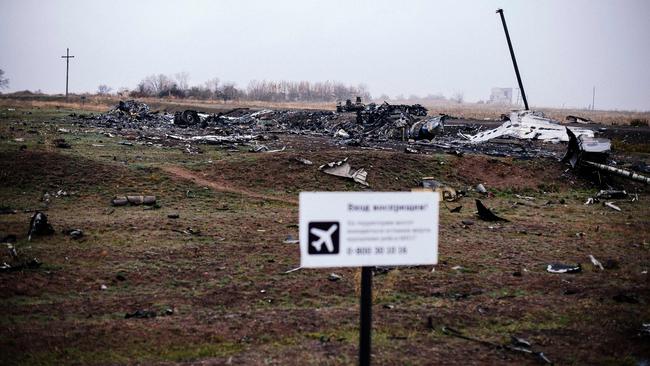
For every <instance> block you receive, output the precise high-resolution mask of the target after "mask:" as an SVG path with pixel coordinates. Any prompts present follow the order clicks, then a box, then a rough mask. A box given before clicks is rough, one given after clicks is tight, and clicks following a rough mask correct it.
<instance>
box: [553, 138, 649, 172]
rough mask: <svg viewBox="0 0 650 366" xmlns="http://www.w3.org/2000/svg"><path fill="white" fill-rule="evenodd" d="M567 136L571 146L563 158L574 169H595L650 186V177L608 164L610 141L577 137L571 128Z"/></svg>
mask: <svg viewBox="0 0 650 366" xmlns="http://www.w3.org/2000/svg"><path fill="white" fill-rule="evenodd" d="M566 135H567V136H568V138H569V145H568V147H567V152H566V154H564V157H563V158H562V162H563V163H569V164H570V165H571V167H573V168H576V167H586V168H590V169H593V168H595V169H597V170H600V171H607V172H611V173H614V174H616V175H619V176H622V177H626V178H630V179H633V180H636V181H639V182H643V183H645V184H650V177H645V176H643V175H641V174H638V173H635V172H632V171H629V170H625V169H621V168H616V167H613V166H610V165H607V164H606V163H607V159H608V157H609V151H610V149H611V142H610V141H609V140H608V139H603V138H594V137H593V136H592V137H589V136H585V135H576V134H575V131H574V130H571V129H569V128H567V129H566Z"/></svg>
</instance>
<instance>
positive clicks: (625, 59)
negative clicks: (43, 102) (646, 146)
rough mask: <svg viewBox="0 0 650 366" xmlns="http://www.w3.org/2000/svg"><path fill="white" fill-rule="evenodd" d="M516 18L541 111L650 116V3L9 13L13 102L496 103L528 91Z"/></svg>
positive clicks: (134, 4)
mask: <svg viewBox="0 0 650 366" xmlns="http://www.w3.org/2000/svg"><path fill="white" fill-rule="evenodd" d="M497 8H503V9H504V12H505V16H506V20H507V22H508V28H509V30H510V35H511V37H512V42H513V45H514V47H515V53H516V55H517V58H518V62H519V66H520V71H521V74H522V79H523V82H524V87H525V90H526V94H527V95H528V100H529V103H530V104H531V105H533V106H557V107H561V106H566V107H569V106H577V107H586V106H588V105H589V104H590V103H591V97H592V87H593V86H595V87H596V103H595V104H596V108H599V109H635V110H650V41H649V38H650V1H644V0H639V1H632V0H629V1H627V0H625V1H613V0H612V1H601V0H597V1H592V0H589V1H588V0H585V1H575V0H574V1H565V0H559V1H487V0H477V1H425V0H423V1H408V0H399V1H397V0H396V1H376V0H374V1H355V0H347V1H343V0H341V1H332V0H328V1H305V0H295V1H269V0H260V1H245V0H233V1H225V0H224V1H88V0H85V1H84V0H80V1H29V0H1V1H0V69H3V70H5V76H6V77H8V78H9V79H10V89H9V90H8V91H16V90H24V89H30V90H37V89H41V90H42V91H43V92H46V93H63V92H64V91H65V60H63V59H61V58H60V56H61V55H64V54H65V49H66V47H70V52H71V54H72V55H74V56H75V58H74V59H72V60H71V63H70V90H71V92H86V91H88V92H94V91H95V90H97V86H98V85H99V84H107V85H109V86H111V87H113V88H114V89H117V88H119V87H127V88H133V87H134V86H135V85H136V84H137V83H138V81H140V80H141V79H142V78H143V77H145V76H147V75H150V74H154V73H156V74H157V73H164V74H173V73H177V72H181V71H185V72H188V73H189V74H190V84H201V83H203V81H205V80H207V79H209V78H212V77H219V78H220V79H221V80H222V81H232V82H235V83H236V84H237V85H238V86H239V87H246V85H247V84H248V82H249V81H250V80H254V79H257V80H264V79H266V80H309V81H322V80H336V81H341V82H344V83H348V84H355V85H356V84H359V83H364V84H366V85H367V86H368V88H369V89H370V92H371V93H372V94H373V96H379V95H381V94H384V93H385V94H388V95H390V96H395V95H398V94H403V95H405V96H409V95H411V94H417V95H426V94H435V93H443V94H444V95H446V96H450V95H452V94H453V93H455V92H463V93H464V95H465V100H467V101H477V100H481V99H487V98H488V97H489V94H490V89H491V88H492V87H495V86H499V87H516V86H517V81H516V78H515V76H514V72H513V68H512V63H511V61H510V56H509V53H508V48H507V44H506V41H505V36H504V33H503V28H502V25H501V21H500V19H499V16H498V14H495V10H496V9H497Z"/></svg>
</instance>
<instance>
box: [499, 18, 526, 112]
mask: <svg viewBox="0 0 650 366" xmlns="http://www.w3.org/2000/svg"><path fill="white" fill-rule="evenodd" d="M497 13H499V15H501V22H502V23H503V30H504V31H505V32H506V40H507V41H508V48H509V49H510V57H512V65H513V66H514V67H515V74H517V83H519V90H521V98H522V99H523V100H524V107H525V108H526V110H528V100H527V99H526V92H525V91H524V84H522V82H521V76H520V75H519V67H517V59H516V58H515V51H514V50H513V49H512V42H510V34H509V33H508V26H507V25H506V18H505V17H504V16H503V9H497Z"/></svg>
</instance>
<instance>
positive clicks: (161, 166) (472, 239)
mask: <svg viewBox="0 0 650 366" xmlns="http://www.w3.org/2000/svg"><path fill="white" fill-rule="evenodd" d="M70 112H71V111H66V110H42V109H29V110H28V109H24V108H20V107H18V108H16V110H14V111H6V110H3V111H2V113H1V114H0V187H1V188H0V206H3V208H4V209H5V210H4V211H7V210H15V213H13V214H12V213H8V214H2V215H0V234H1V235H0V236H2V237H4V236H5V235H7V234H14V235H16V237H17V243H16V244H15V246H16V248H17V251H18V253H19V255H20V256H21V258H23V259H25V260H26V259H31V258H34V257H35V258H38V260H39V261H41V262H42V265H41V266H40V267H39V268H34V269H25V270H21V271H14V272H2V273H0V322H1V327H0V363H1V364H6V365H13V364H23V365H41V364H42V365H49V364H55V365H59V364H98V365H105V364H201V365H212V364H214V365H225V364H239V365H269V364H277V365H287V364H290V365H304V364H308V365H339V364H354V363H355V362H356V357H357V354H356V352H357V342H358V317H359V316H358V312H359V308H358V295H359V282H360V281H359V277H360V276H359V271H358V270H356V269H330V270H313V269H301V270H297V271H294V272H291V273H288V274H286V273H285V272H286V271H288V270H290V269H293V268H295V267H297V266H298V265H299V251H298V245H297V244H286V243H284V242H283V241H284V240H285V239H286V238H287V236H289V235H291V236H293V237H294V238H295V237H297V234H298V229H297V224H298V222H297V220H298V206H297V196H298V193H299V192H300V191H313V190H327V191H361V190H364V189H368V188H364V187H362V186H360V185H358V184H356V183H354V182H352V181H347V180H344V179H341V178H337V177H332V176H328V175H325V174H323V173H321V172H319V171H318V168H317V167H318V165H320V164H323V163H326V162H330V161H333V160H340V159H343V158H345V157H349V162H350V163H351V165H352V166H353V167H364V168H365V169H366V170H367V171H368V182H369V183H370V186H371V188H370V189H372V190H379V191H406V190H410V189H411V188H414V187H417V186H418V185H419V183H420V181H421V178H422V177H429V176H431V177H435V178H436V179H438V180H440V181H442V182H444V183H446V184H448V185H450V186H452V187H455V188H456V189H461V190H465V191H466V192H467V196H465V197H463V198H461V199H459V200H458V201H456V202H452V203H446V205H447V206H449V208H453V207H457V206H460V205H462V206H463V207H462V210H461V211H460V213H451V212H449V211H448V210H447V209H446V208H445V206H442V207H441V217H440V221H441V223H440V244H439V245H440V247H439V254H440V258H439V260H440V264H439V265H437V266H436V267H435V271H432V267H431V266H421V267H411V268H399V269H395V270H392V271H389V272H388V273H383V274H379V273H378V274H377V275H376V276H375V278H374V307H373V315H374V319H373V320H374V323H373V327H374V328H373V355H372V360H373V362H374V364H377V365H430V364H458V365H467V364H513V365H521V364H542V361H541V360H540V359H539V357H536V356H535V355H532V354H526V353H522V352H516V351H513V350H511V349H507V348H503V347H496V346H495V345H501V344H509V343H510V339H511V336H516V337H520V338H524V339H526V340H528V341H529V342H530V343H531V344H532V349H533V350H534V351H535V352H543V354H544V355H545V356H546V357H547V358H548V359H549V360H550V361H552V362H554V363H556V364H625V365H628V364H629V365H635V364H647V363H648V362H649V361H650V336H648V334H645V335H644V334H643V333H642V332H641V331H640V328H641V327H642V324H643V323H650V307H649V306H648V303H649V302H650V282H649V281H650V280H649V277H648V273H647V271H648V269H650V237H649V232H650V231H649V230H648V227H650V225H649V224H650V215H649V213H650V206H649V205H648V203H649V201H650V199H649V197H648V188H647V187H645V186H642V185H639V184H635V183H631V182H629V181H625V180H620V179H615V178H614V179H609V178H608V179H605V181H607V182H608V183H610V184H612V185H614V186H615V188H625V189H626V190H627V191H628V192H630V193H635V194H636V196H638V200H636V201H632V199H630V198H627V199H617V200H612V201H614V202H615V203H616V205H618V206H619V207H620V208H621V211H620V212H618V211H614V210H612V209H610V208H608V207H605V206H603V205H602V204H595V205H584V202H585V201H586V199H587V198H588V197H592V196H594V195H595V194H596V192H597V191H598V190H599V189H600V188H601V187H600V186H599V185H598V183H595V182H594V181H593V180H590V179H586V178H585V177H584V176H581V175H579V174H577V173H575V172H572V171H570V170H567V167H566V166H564V165H562V164H560V163H559V162H558V161H557V159H555V158H551V157H548V158H539V159H517V158H512V157H495V156H486V155H483V154H471V153H469V154H462V155H460V156H459V155H456V154H451V153H448V152H445V151H441V150H439V149H435V148H432V149H429V148H427V147H426V146H420V145H418V148H420V151H421V153H420V154H406V153H405V152H404V145H405V144H403V143H392V144H385V145H382V146H375V147H368V146H365V147H353V146H342V145H340V144H337V143H336V142H334V141H333V140H332V139H331V138H329V137H326V136H310V135H293V134H278V135H276V136H277V140H273V141H272V145H273V146H272V147H281V146H286V150H285V151H282V152H276V153H251V152H248V146H226V147H224V146H211V145H201V146H200V149H199V150H200V153H197V154H188V153H187V151H188V150H187V149H186V148H185V146H182V145H178V144H177V145H170V146H163V147H156V146H152V145H147V144H137V143H134V144H132V145H128V144H124V142H125V141H126V142H128V141H130V140H129V139H128V138H125V137H123V136H119V135H115V134H113V135H111V136H113V137H110V136H107V134H106V132H107V131H106V130H103V129H101V128H95V127H87V128H85V127H83V125H82V124H80V123H78V122H79V121H76V120H75V119H74V118H72V119H71V118H70V117H69V116H68V115H69V114H70ZM77 112H78V111H77ZM459 123H463V121H460V122H459ZM61 128H63V129H65V130H59V129H61ZM608 131H609V132H607V133H609V134H611V136H610V137H613V138H614V140H615V143H614V147H615V148H617V149H618V150H617V151H616V152H615V156H618V157H620V158H621V159H622V160H625V161H628V162H635V161H645V162H646V163H647V162H648V159H649V151H648V140H647V136H648V131H647V129H641V130H639V129H630V130H628V129H627V128H626V129H623V130H616V129H614V130H612V129H609V130H608ZM112 132H115V131H112ZM629 136H640V137H629ZM644 136H645V137H644ZM57 138H64V139H66V141H67V142H69V143H70V144H71V148H69V149H62V148H57V147H55V146H54V144H53V141H54V140H55V139H57ZM563 148H564V147H563V145H558V146H557V147H556V149H557V151H558V152H559V151H561V150H562V149H563ZM194 151H196V150H194ZM296 158H305V159H309V160H311V161H312V162H313V163H314V164H313V165H305V164H303V163H301V162H300V161H298V160H297V159H296ZM478 183H483V184H484V185H485V186H486V187H487V188H488V190H489V191H490V194H489V195H488V196H483V195H481V194H479V193H477V192H475V191H474V190H472V189H471V187H473V186H475V185H476V184H478ZM59 191H65V193H66V194H63V193H61V192H59ZM46 192H47V193H48V194H49V196H50V197H49V202H47V201H48V199H43V196H44V193H46ZM57 192H59V194H58V195H57ZM123 194H150V195H156V196H157V198H158V203H159V205H160V207H159V208H156V209H145V208H144V207H143V206H129V207H112V206H111V204H110V201H111V198H112V197H114V196H116V195H123ZM524 196H526V197H532V199H527V198H524ZM475 198H480V199H481V200H482V201H483V202H484V203H485V204H486V205H487V206H488V207H490V208H492V209H494V211H495V212H497V213H498V214H499V215H501V216H503V217H505V218H507V219H509V220H510V222H507V223H491V222H484V221H481V220H480V219H478V218H477V217H476V216H475V214H474V211H475V206H474V199H475ZM35 210H41V211H43V212H45V213H46V214H47V215H48V217H49V219H50V222H51V223H52V225H53V227H54V229H55V231H56V232H55V234H53V235H51V236H42V237H35V238H33V239H32V240H31V241H27V231H28V225H29V220H30V217H31V216H32V214H33V212H34V211H35ZM170 214H178V216H179V217H178V218H169V217H168V215H170ZM463 221H464V222H463ZM72 228H79V229H81V230H83V232H84V236H83V237H82V238H81V239H76V240H75V239H72V238H71V237H70V236H69V235H67V234H65V233H64V231H66V230H68V229H72ZM590 254H591V255H593V256H594V257H595V258H597V259H599V260H600V261H601V262H602V263H603V264H606V267H607V268H606V269H605V270H600V269H598V268H596V267H594V266H593V265H592V264H591V262H590V260H589V257H588V256H589V255H590ZM1 255H2V261H10V260H11V258H10V257H9V254H8V251H7V250H6V249H5V244H3V247H2V253H1ZM554 262H560V263H566V264H577V263H579V264H581V265H582V272H581V273H577V274H552V273H549V272H547V271H546V266H547V264H549V263H554ZM332 272H334V273H336V274H338V275H340V276H342V279H341V280H339V281H330V280H329V279H328V276H329V274H330V273H332ZM136 310H150V311H155V312H156V313H157V316H156V317H155V318H146V319H137V318H130V319H125V314H127V313H132V312H134V311H136ZM167 313H171V314H167ZM444 327H447V328H453V329H456V330H458V331H460V332H462V333H463V334H465V335H467V336H468V337H471V338H475V339H477V340H482V341H486V342H477V341H473V340H468V339H463V338H458V337H454V336H450V335H448V334H446V333H445V332H444V331H443V329H444ZM487 342H491V344H489V343H487Z"/></svg>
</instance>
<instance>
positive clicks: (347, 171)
mask: <svg viewBox="0 0 650 366" xmlns="http://www.w3.org/2000/svg"><path fill="white" fill-rule="evenodd" d="M318 170H321V171H322V172H323V173H326V174H330V175H335V176H337V177H343V178H351V179H353V180H354V181H355V182H357V183H359V184H363V185H364V186H369V185H368V182H366V177H367V176H368V172H366V170H365V169H363V168H359V169H357V170H354V169H352V167H351V166H350V164H349V163H348V158H345V159H343V160H341V161H334V162H331V163H327V164H323V165H321V166H320V167H318Z"/></svg>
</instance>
